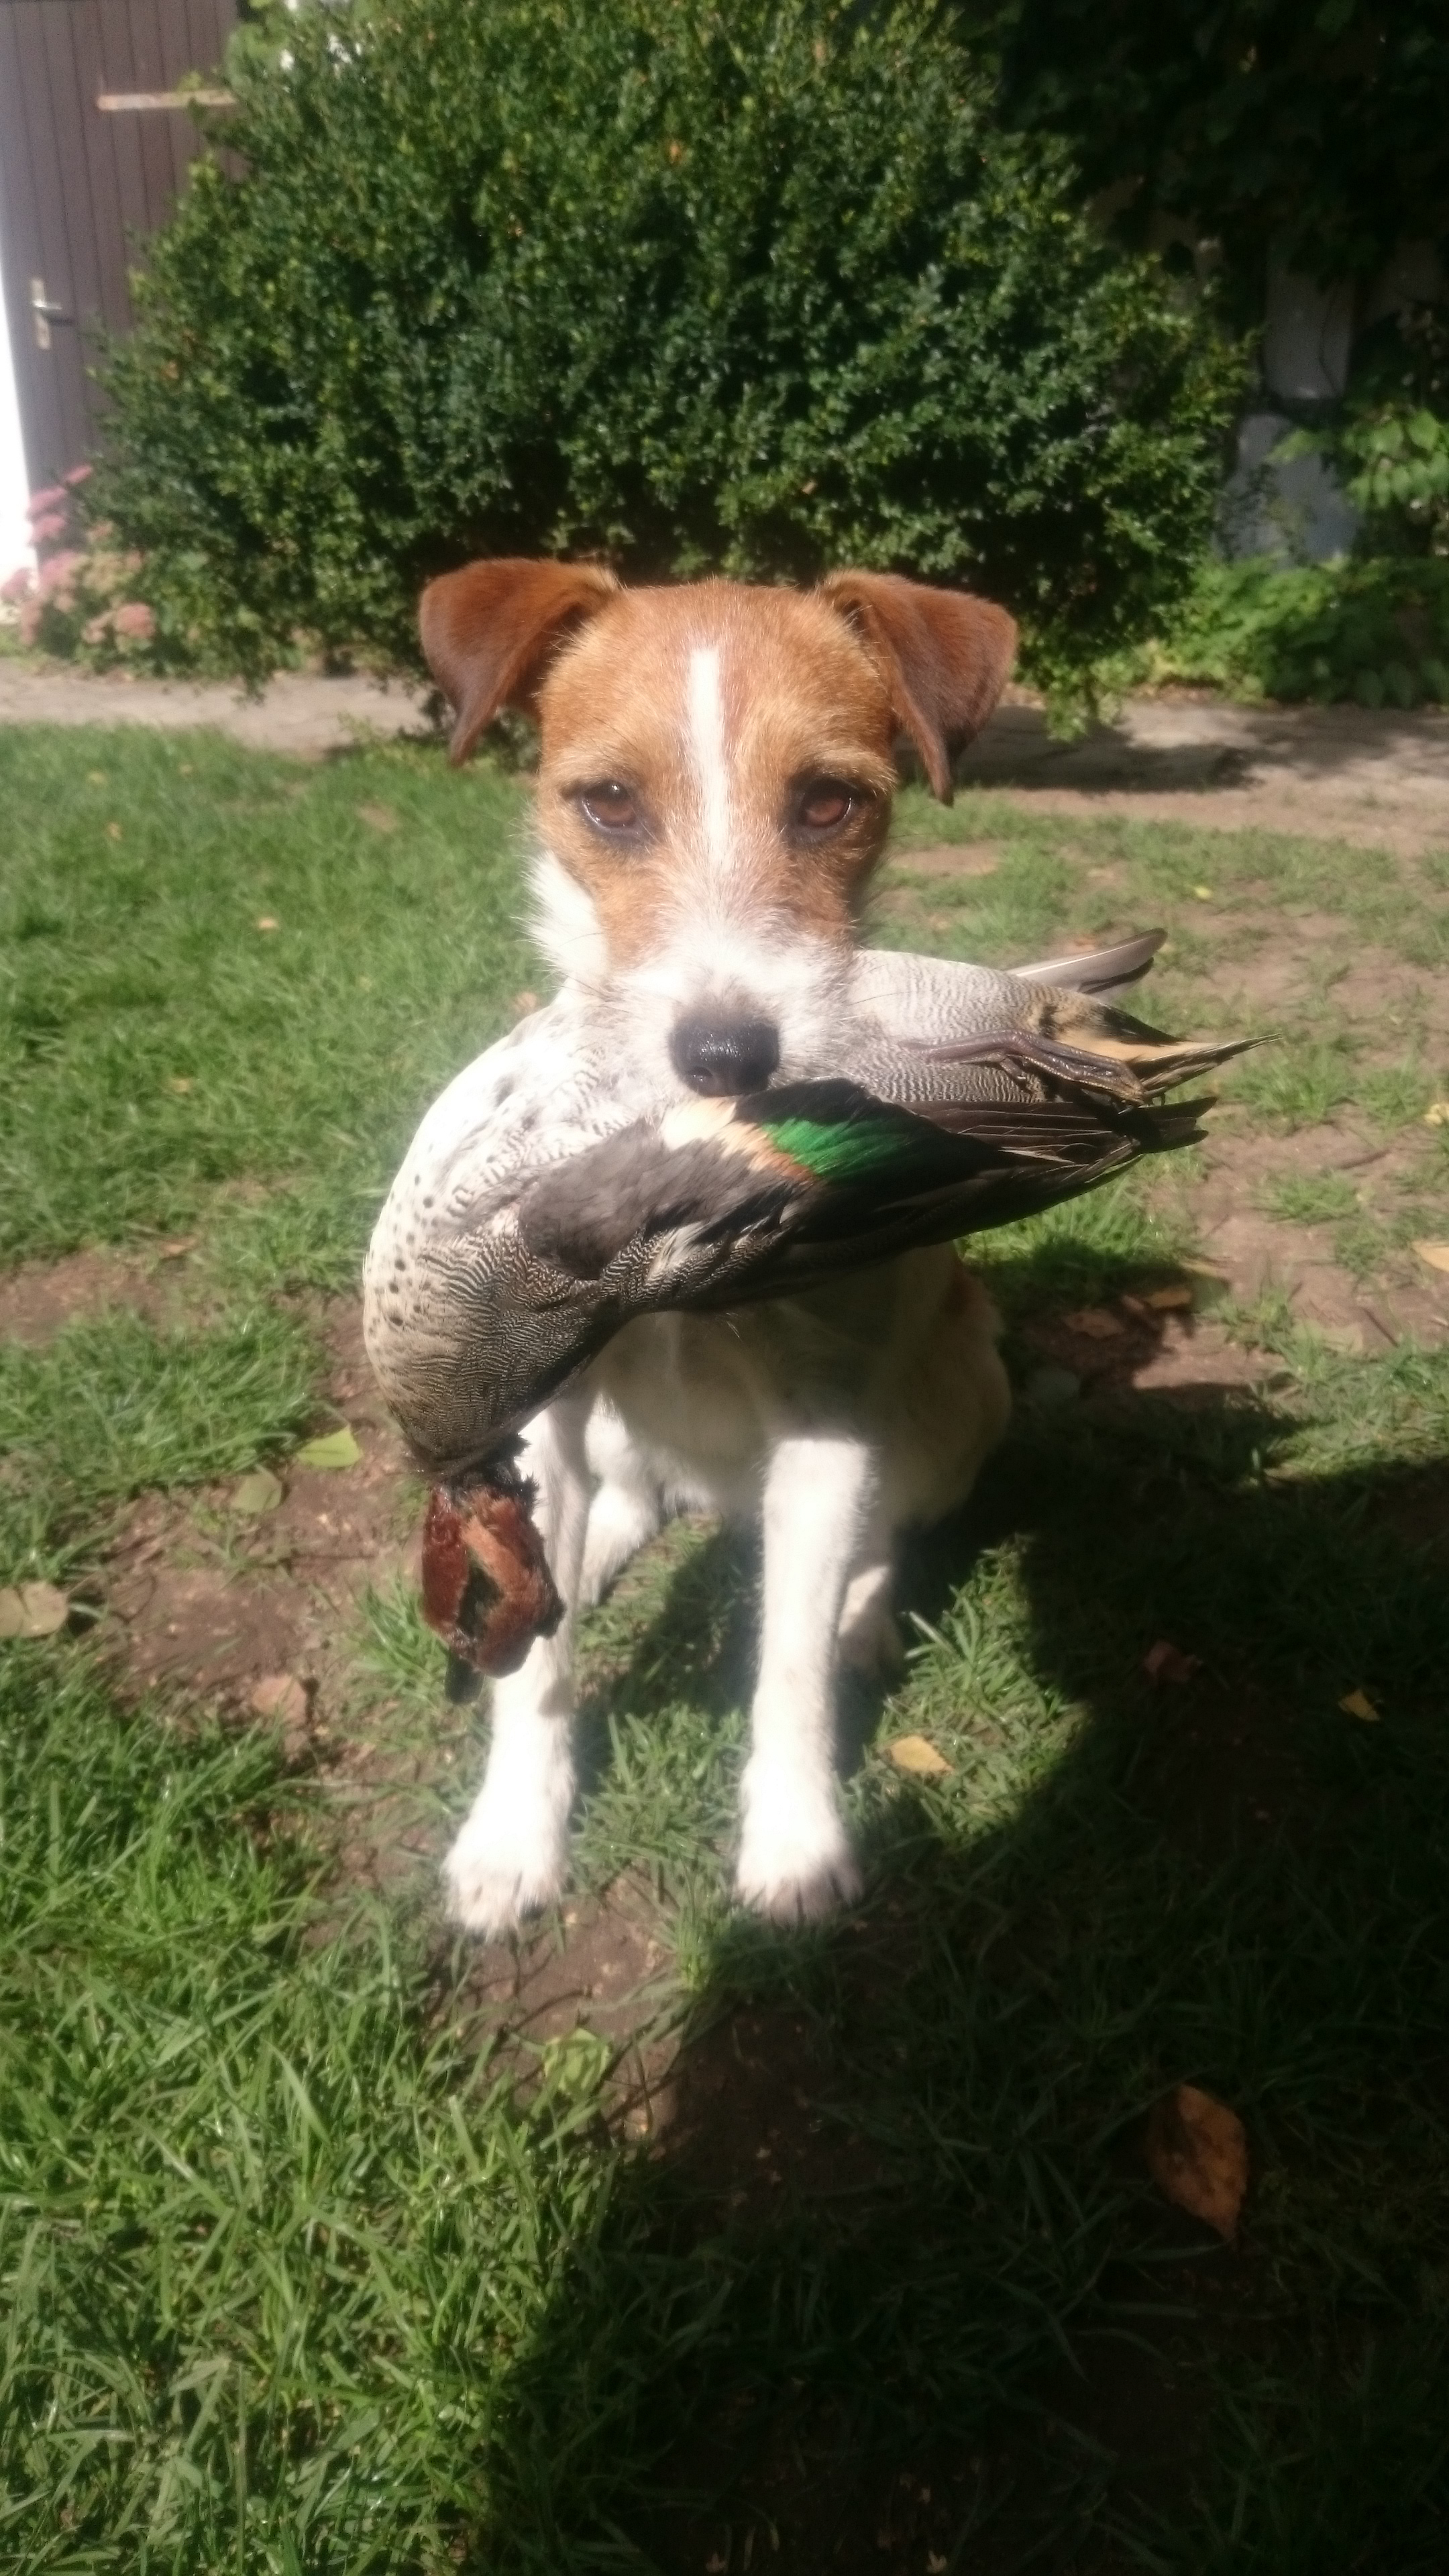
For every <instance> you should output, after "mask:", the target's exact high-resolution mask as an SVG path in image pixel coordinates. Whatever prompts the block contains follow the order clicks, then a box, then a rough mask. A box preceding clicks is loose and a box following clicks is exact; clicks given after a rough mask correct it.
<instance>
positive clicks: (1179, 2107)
mask: <svg viewBox="0 0 1449 2576" xmlns="http://www.w3.org/2000/svg"><path fill="white" fill-rule="evenodd" d="M1147 2169H1148V2172H1149V2173H1150V2174H1151V2176H1152V2179H1153V2181H1154V2182H1155V2183H1156V2185H1157V2188H1158V2190H1159V2191H1161V2192H1164V2193H1165V2194H1166V2196H1167V2198H1168V2199H1169V2200H1170V2201H1172V2202H1174V2203H1175V2205H1176V2206H1177V2208H1179V2209H1185V2210H1187V2211H1188V2212H1189V2213H1190V2215H1191V2216H1192V2217H1194V2218H1205V2219H1206V2220H1207V2223H1208V2225H1209V2227H1215V2228H1216V2229H1217V2231H1218V2234H1219V2236H1223V2237H1226V2238H1227V2239H1228V2240H1229V2242H1231V2240H1232V2238H1233V2236H1234V2235H1235V2234H1236V2232H1237V2225H1238V2212H1239V2210H1240V2209H1241V2208H1242V2206H1243V2194H1244V2192H1245V2191H1246V2190H1247V2188H1248V2140H1247V2135H1246V2132H1245V2130H1244V2128H1243V2124H1242V2121H1241V2120H1240V2119H1239V2118H1238V2115H1237V2113H1236V2111H1230V2110H1229V2109H1228V2107H1227V2104H1226V2103H1225V2102H1215V2101H1214V2100H1213V2097H1212V2095H1211V2093H1200V2092H1199V2091H1198V2088H1197V2086H1196V2085H1195V2084H1179V2086H1178V2087H1177V2090H1176V2092H1175V2093H1166V2094H1164V2095H1163V2098H1162V2100H1161V2101H1160V2102H1155V2103H1154V2104H1153V2106H1152V2109H1151V2111H1150V2112H1149V2114H1148V2119H1147Z"/></svg>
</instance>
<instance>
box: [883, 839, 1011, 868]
mask: <svg viewBox="0 0 1449 2576" xmlns="http://www.w3.org/2000/svg"><path fill="white" fill-rule="evenodd" d="M891 864H892V869H893V871H894V872H896V873H898V874H899V875H901V876H907V877H994V876H995V874H996V871H997V869H998V868H999V867H1000V865H1001V853H1000V851H999V850H997V849H993V847H992V845H991V843H990V842H989V841H940V842H934V843H933V844H932V846H931V847H930V848H929V849H926V850H894V851H893V852H892V853H891Z"/></svg>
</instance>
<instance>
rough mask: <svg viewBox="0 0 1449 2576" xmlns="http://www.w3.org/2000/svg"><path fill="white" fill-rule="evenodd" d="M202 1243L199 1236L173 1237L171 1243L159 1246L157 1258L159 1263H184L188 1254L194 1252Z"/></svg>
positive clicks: (182, 1235)
mask: <svg viewBox="0 0 1449 2576" xmlns="http://www.w3.org/2000/svg"><path fill="white" fill-rule="evenodd" d="M200 1241H201V1237H200V1235H199V1234H177V1235H173V1236H172V1238H171V1241H170V1242H169V1243H158V1244H157V1246H156V1258H157V1260H158V1261H184V1260H185V1258H186V1256H187V1254H188V1252H194V1251H195V1250H196V1247H197V1245H198V1243H199V1242H200Z"/></svg>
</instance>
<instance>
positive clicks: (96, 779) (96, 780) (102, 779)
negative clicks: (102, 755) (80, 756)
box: [86, 769, 106, 787]
mask: <svg viewBox="0 0 1449 2576" xmlns="http://www.w3.org/2000/svg"><path fill="white" fill-rule="evenodd" d="M105 783H106V773H105V771H104V770H103V769H88V770H87V771H86V785H87V786H88V787H104V785H105Z"/></svg>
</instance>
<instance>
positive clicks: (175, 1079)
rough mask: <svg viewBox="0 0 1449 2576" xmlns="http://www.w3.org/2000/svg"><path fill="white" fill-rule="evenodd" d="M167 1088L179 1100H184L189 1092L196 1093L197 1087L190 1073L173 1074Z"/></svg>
mask: <svg viewBox="0 0 1449 2576" xmlns="http://www.w3.org/2000/svg"><path fill="white" fill-rule="evenodd" d="M166 1088H167V1090H168V1091H174V1092H175V1093H176V1094H177V1097H178V1098H179V1099H182V1100H184V1099H185V1097H186V1094H187V1093H188V1091H194V1090H195V1088H196V1085H195V1083H194V1082H193V1080H192V1078H191V1075H190V1074H189V1073H173V1075H172V1076H171V1079H170V1081H169V1082H168V1083H167V1085H166Z"/></svg>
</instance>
